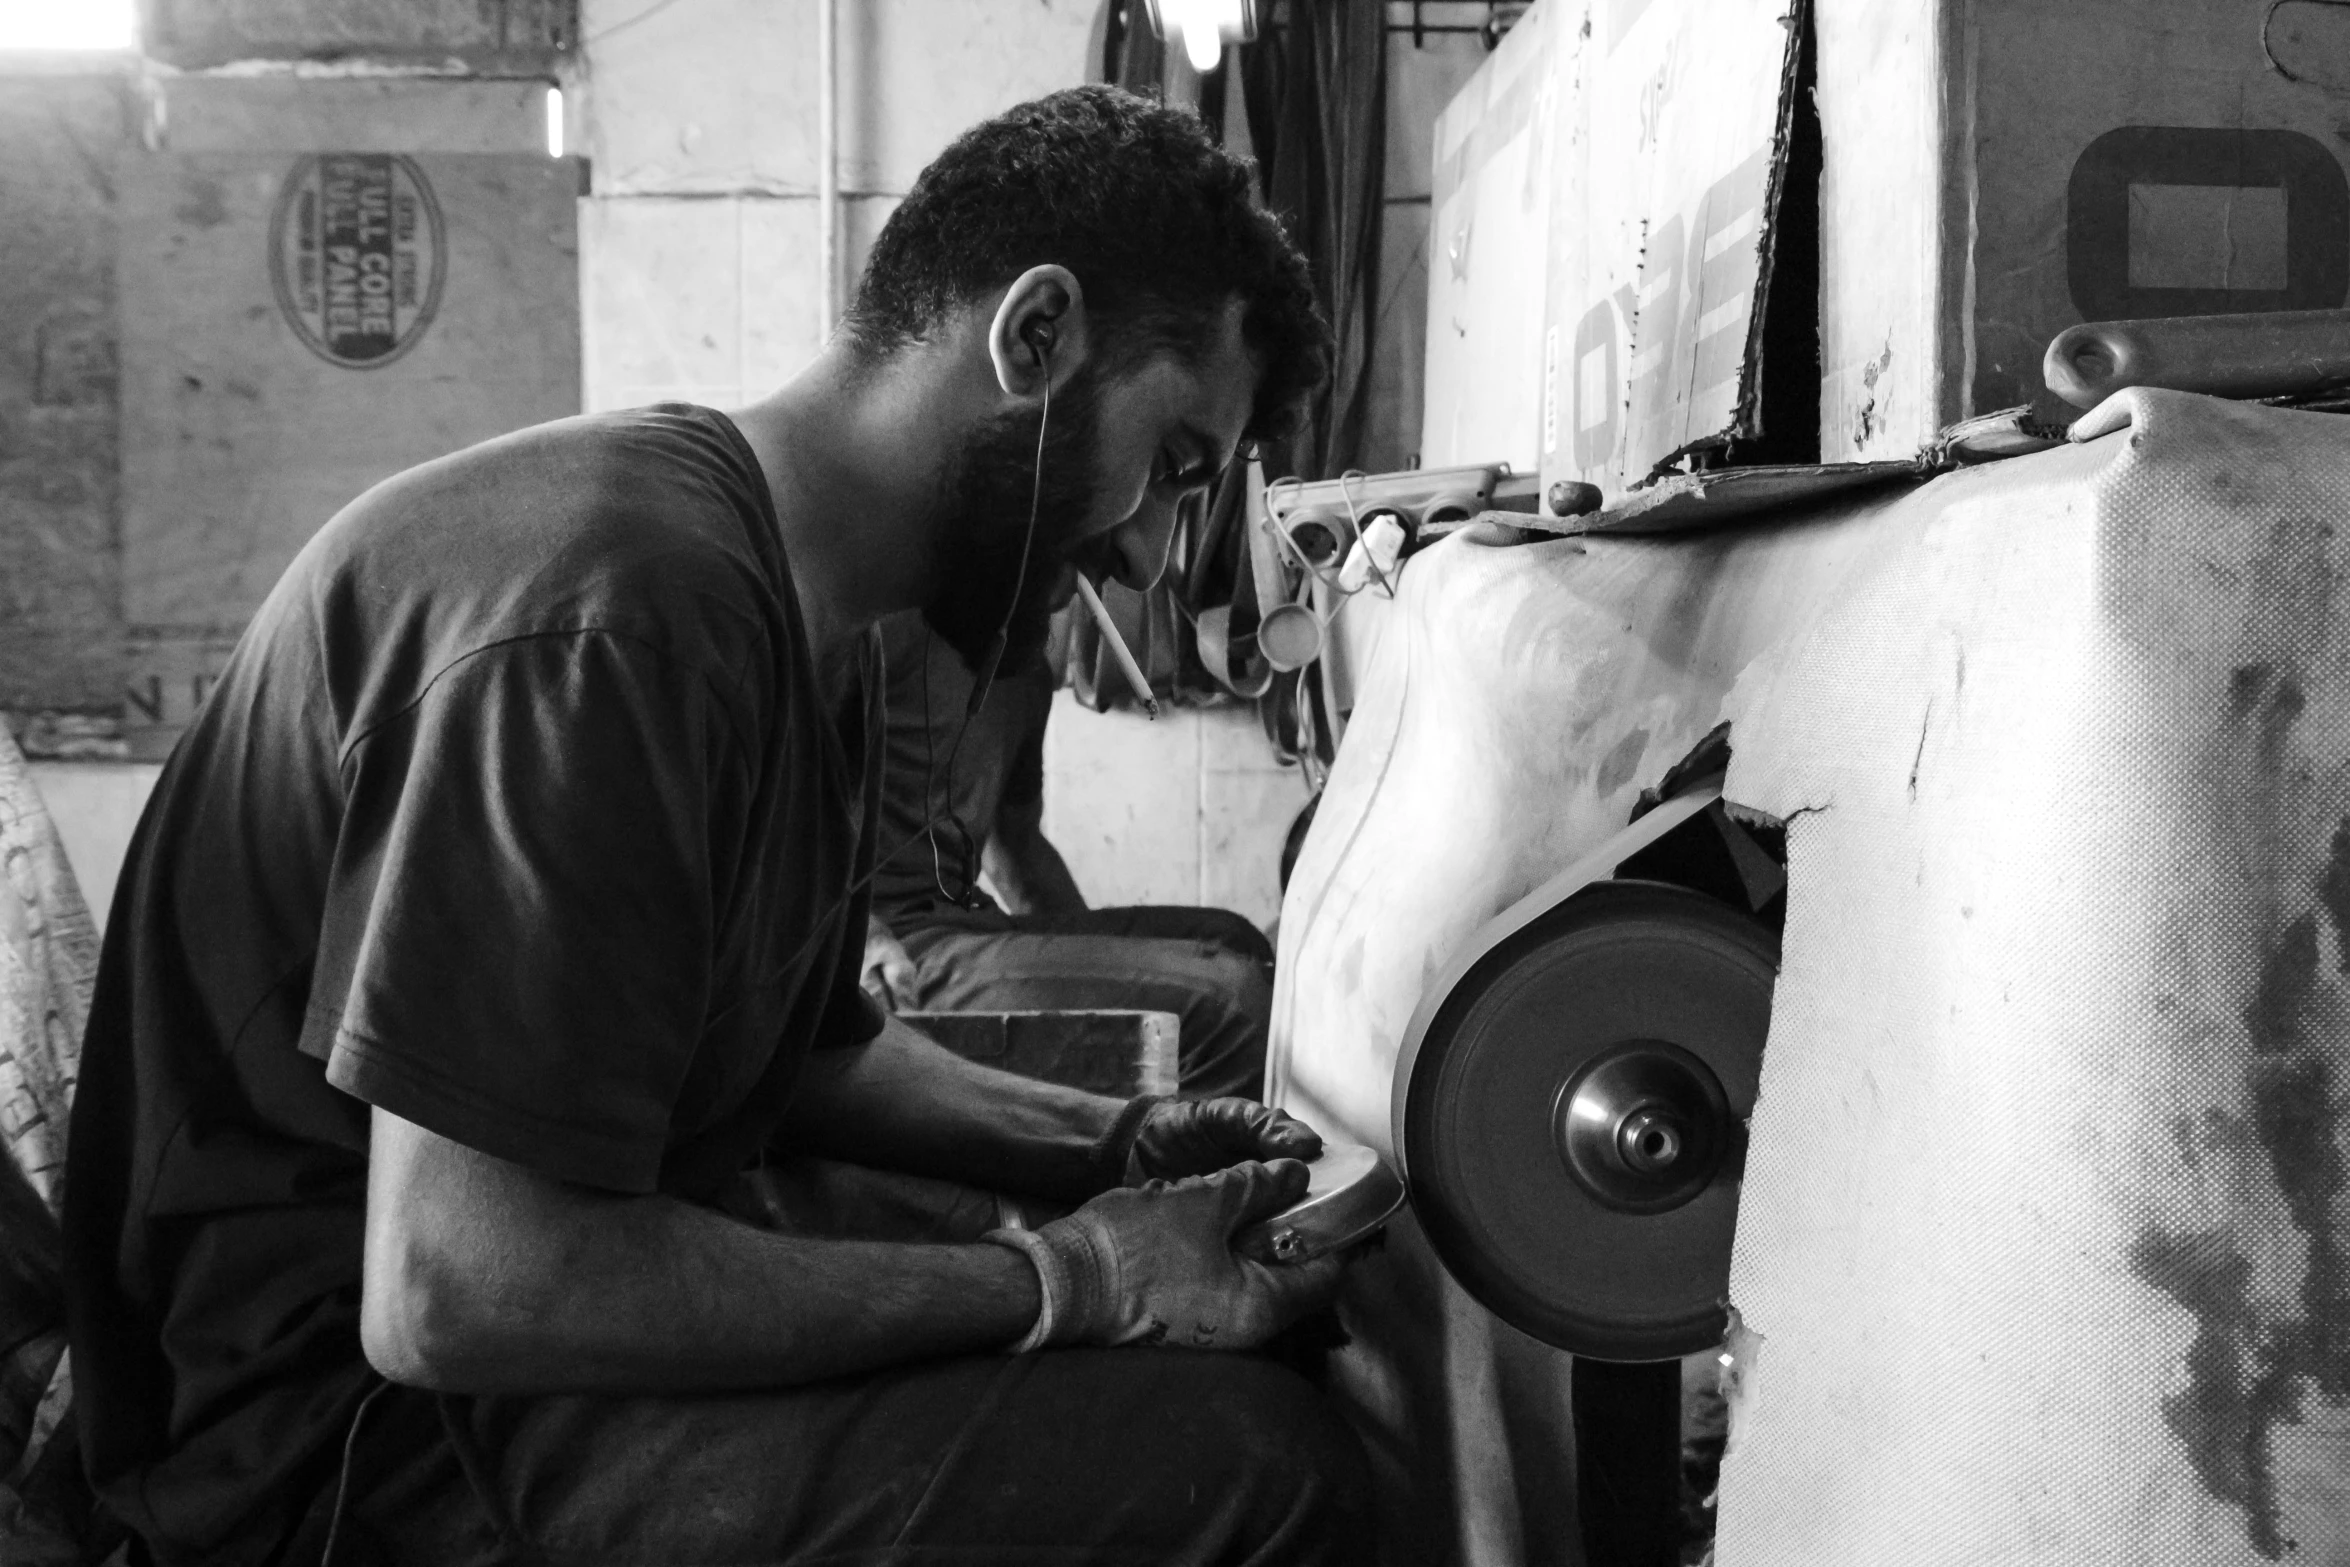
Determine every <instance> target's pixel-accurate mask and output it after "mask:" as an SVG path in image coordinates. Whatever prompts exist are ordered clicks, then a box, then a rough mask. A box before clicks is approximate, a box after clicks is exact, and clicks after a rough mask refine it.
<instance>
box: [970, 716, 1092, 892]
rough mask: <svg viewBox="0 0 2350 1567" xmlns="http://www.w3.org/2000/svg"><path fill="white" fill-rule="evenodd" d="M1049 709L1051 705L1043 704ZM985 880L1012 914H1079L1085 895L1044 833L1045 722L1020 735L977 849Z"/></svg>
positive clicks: (1041, 720) (1040, 719) (1040, 722)
mask: <svg viewBox="0 0 2350 1567" xmlns="http://www.w3.org/2000/svg"><path fill="white" fill-rule="evenodd" d="M1046 712H1047V713H1049V712H1050V709H1049V708H1048V709H1046ZM979 863H980V866H981V868H982V869H984V870H985V871H986V872H987V879H988V881H989V882H990V883H992V884H993V885H994V887H995V890H996V892H997V894H998V895H999V896H1000V897H1001V898H1002V899H1003V900H1004V907H1005V908H1007V909H1009V910H1011V911H1012V912H1013V913H1014V914H1082V913H1083V912H1085V894H1084V893H1082V892H1080V891H1079V890H1078V888H1077V878H1076V877H1074V876H1072V875H1070V874H1069V865H1068V862H1067V861H1065V860H1063V859H1062V858H1061V851H1060V850H1058V849H1056V848H1054V847H1053V842H1052V840H1051V839H1050V838H1047V837H1046V836H1045V835H1044V722H1043V717H1042V716H1040V717H1039V720H1038V722H1037V723H1036V724H1035V725H1034V726H1033V727H1031V728H1030V730H1029V731H1028V733H1027V734H1025V735H1023V736H1022V737H1021V740H1020V749H1019V752H1018V753H1017V754H1016V755H1015V756H1014V757H1013V759H1012V767H1011V771H1010V773H1009V774H1008V775H1007V776H1006V778H1005V780H1004V794H1003V799H1002V800H1001V801H1000V802H999V803H998V804H997V806H996V819H995V822H994V824H993V828H992V830H991V831H990V832H989V833H988V835H987V842H986V844H985V845H983V846H982V847H981V849H980V851H979Z"/></svg>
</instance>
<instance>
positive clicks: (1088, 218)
mask: <svg viewBox="0 0 2350 1567" xmlns="http://www.w3.org/2000/svg"><path fill="white" fill-rule="evenodd" d="M1254 174H1255V171H1254V168H1253V166H1252V165H1251V164H1250V163H1249V161H1248V160H1247V159H1245V158H1240V157H1236V156H1234V155H1233V154H1231V153H1229V152H1226V151H1225V150H1224V149H1223V148H1221V147H1219V146H1217V145H1216V144H1215V142H1213V141H1212V140H1210V139H1209V137H1208V134H1207V128H1206V127H1205V126H1204V125H1202V124H1201V123H1200V121H1199V119H1198V118H1197V117H1196V116H1194V115H1192V114H1191V113H1189V112H1188V111H1185V110H1180V109H1171V108H1168V107H1167V106H1166V105H1164V104H1160V103H1155V102H1153V101H1151V100H1150V99H1147V98H1138V97H1136V96H1135V95H1134V94H1132V93H1130V92H1126V91H1124V90H1122V89H1120V88H1116V87H1106V86H1090V87H1072V88H1069V89H1067V90H1065V91H1062V92H1057V93H1053V94H1051V95H1050V96H1048V97H1044V98H1039V99H1037V100H1035V101H1034V102H1033V103H1024V104H1021V105H1019V106H1018V107H1016V108H1013V109H1009V110H1007V111H1005V112H1004V113H1002V114H999V115H997V116H996V117H995V118H994V119H992V120H987V121H984V122H982V123H981V124H978V125H975V126H973V127H972V128H971V129H970V130H967V131H965V132H964V133H963V134H962V135H961V136H959V137H957V138H956V139H955V141H954V143H953V144H952V145H950V146H949V147H948V148H947V149H946V151H944V152H942V153H940V154H939V155H938V157H937V159H936V160H935V161H933V162H932V163H931V165H930V167H928V168H926V169H924V170H923V171H922V174H921V177H920V178H918V179H917V180H915V182H914V189H913V190H912V192H910V193H909V194H908V195H907V197H906V199H905V201H904V202H902V203H901V204H900V205H899V207H898V209H897V211H896V212H894V213H892V214H891V215H890V219H889V222H888V223H887V224H885V225H884V226H883V228H882V231H881V237H880V238H879V240H877V241H876V242H875V244H874V246H873V253H872V256H871V258H870V259H869V260H868V261H867V262H866V264H865V274H864V276H863V278H861V279H860V280H859V282H858V285H857V296H856V300H855V302H854V303H853V304H852V305H851V306H850V307H849V312H848V316H847V319H846V321H845V323H844V325H845V327H846V330H847V332H848V335H849V340H850V342H851V344H852V345H853V346H854V348H855V349H856V351H857V352H858V353H859V354H861V355H862V356H864V357H866V358H869V359H870V358H879V357H882V356H885V355H887V354H889V353H891V352H894V351H895V350H896V349H898V348H900V347H902V346H903V345H905V344H908V343H913V342H919V341H921V340H923V339H924V338H926V337H928V336H929V335H930V334H931V333H932V332H934V331H935V330H936V329H937V328H938V327H939V326H940V325H941V323H943V322H944V321H945V320H946V318H947V316H948V315H949V313H950V312H952V311H955V310H957V309H960V308H963V307H966V306H969V305H971V304H974V303H977V302H979V301H981V300H984V299H986V298H987V297H988V296H990V295H991V294H994V293H995V292H997V291H999V290H1001V289H1003V288H1005V287H1007V286H1009V285H1010V284H1011V282H1012V281H1013V280H1014V279H1015V278H1017V277H1018V276H1019V275H1020V274H1021V273H1022V272H1024V271H1026V270H1027V269H1028V268H1030V267H1033V266H1040V265H1044V264H1046V263H1058V264H1059V265H1061V266H1065V267H1067V268H1068V269H1069V270H1070V271H1071V272H1072V273H1074V274H1076V276H1077V279H1078V281H1079V282H1080V283H1081V284H1082V285H1083V286H1084V289H1085V303H1086V310H1087V316H1088V319H1089V320H1090V321H1092V322H1093V323H1094V332H1095V339H1096V342H1097V343H1098V344H1100V345H1101V346H1102V350H1103V351H1104V352H1116V353H1121V354H1135V353H1140V352H1148V351H1150V350H1153V349H1173V350H1175V351H1176V352H1178V353H1182V354H1186V355H1196V354H1198V353H1199V352H1201V351H1203V350H1204V348H1205V346H1206V344H1207V341H1208V337H1209V334H1210V331H1211V330H1212V327H1213V324H1214V322H1215V321H1216V319H1217V317H1218V316H1219V314H1220V313H1221V311H1222V310H1223V308H1224V307H1225V304H1226V302H1227V301H1229V300H1232V299H1235V298H1237V299H1239V300H1240V301H1241V302H1242V315H1241V335H1242V339H1243V341H1245V342H1246V343H1247V344H1248V346H1249V348H1250V350H1251V351H1252V352H1253V353H1254V354H1255V355H1256V356H1257V358H1258V360H1259V362H1260V363H1261V365H1262V366H1263V374H1262V376H1261V378H1260V379H1259V381H1258V384H1257V394H1256V400H1255V405H1254V407H1253V409H1252V410H1251V415H1250V419H1249V426H1248V432H1247V433H1248V438H1249V439H1251V440H1258V441H1264V440H1274V439H1278V438H1279V437H1281V436H1282V435H1285V434H1287V433H1288V431H1289V430H1290V428H1291V427H1292V426H1293V424H1294V421H1295V417H1296V413H1297V410H1298V407H1299V405H1300V404H1301V403H1303V402H1304V400H1305V399H1306V398H1308V397H1309V396H1311V395H1312V394H1313V392H1314V391H1315V389H1316V388H1318V387H1319V386H1320V385H1321V384H1322V381H1323V378H1324V377H1325V376H1326V375H1327V374H1328V373H1329V364H1330V341H1331V340H1330V329H1329V327H1328V326H1327V325H1326V324H1325V323H1324V322H1323V320H1322V316H1321V312H1320V311H1319V310H1318V309H1317V308H1316V307H1315V304H1314V291H1313V281H1312V277H1311V274H1310V273H1309V272H1308V270H1307V266H1306V259H1305V257H1304V256H1303V255H1302V254H1300V253H1299V251H1298V248H1297V247H1296V246H1295V245H1294V244H1292V243H1290V240H1289V236H1288V235H1287V234H1286V233H1284V232H1283V230H1282V227H1281V221H1280V219H1278V218H1276V217H1275V216H1274V215H1273V214H1272V213H1271V212H1269V211H1267V210H1266V209H1265V207H1264V206H1263V205H1262V204H1261V203H1259V201H1258V200H1257V198H1256V192H1255V180H1254Z"/></svg>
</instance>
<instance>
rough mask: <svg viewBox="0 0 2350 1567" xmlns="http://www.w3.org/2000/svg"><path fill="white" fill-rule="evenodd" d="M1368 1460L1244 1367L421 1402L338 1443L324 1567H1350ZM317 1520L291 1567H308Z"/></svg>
mask: <svg viewBox="0 0 2350 1567" xmlns="http://www.w3.org/2000/svg"><path fill="white" fill-rule="evenodd" d="M1367 1483H1368V1482H1367V1480H1366V1478H1365V1475H1364V1470H1363V1457H1362V1453H1361V1450H1360V1448H1359V1446H1358V1445H1357V1444H1356V1441H1355V1439H1354V1437H1353V1435H1352V1433H1351V1432H1349V1431H1348V1430H1347V1429H1346V1428H1345V1427H1344V1425H1343V1424H1342V1423H1341V1422H1340V1420H1339V1418H1338V1416H1337V1415H1336V1414H1335V1413H1334V1412H1333V1411H1332V1409H1331V1408H1330V1407H1329V1405H1328V1404H1327V1403H1326V1401H1325V1400H1324V1399H1323V1398H1322V1397H1321V1395H1320V1394H1318V1393H1317V1392H1315V1391H1314V1390H1313V1389H1312V1388H1311V1387H1309V1386H1308V1385H1307V1384H1306V1383H1305V1381H1304V1380H1303V1379H1301V1378H1300V1377H1298V1376H1297V1375H1296V1374H1295V1373H1293V1372H1291V1371H1289V1370H1287V1369H1285V1368H1283V1367H1281V1366H1278V1365H1276V1364H1274V1363H1272V1362H1271V1361H1268V1360H1264V1359H1260V1358H1257V1357H1254V1356H1247V1355H1227V1354H1207V1353H1197V1352H1192V1351H1185V1350H1171V1349H1118V1350H1067V1351H1057V1352H1047V1353H1044V1354H1038V1355H1029V1356H1021V1357H1016V1358H1015V1357H1008V1356H986V1357H967V1358H961V1359H953V1360H940V1361H932V1362H928V1363H925V1364H919V1365H913V1366H907V1367H902V1368H899V1369H896V1370H892V1371H888V1372H883V1373H881V1374H878V1375H872V1376H864V1377H857V1378H853V1379H843V1380H841V1381H837V1382H830V1383H823V1384H819V1385H816V1386H813V1387H806V1388H798V1389H789V1390H785V1391H781V1392H775V1393H761V1394H755V1395H737V1396H727V1397H708V1398H690V1399H679V1398H661V1399H655V1398H575V1397H562V1398H535V1399H479V1400H468V1399H456V1398H447V1399H436V1398H435V1397H433V1396H432V1395H430V1394H426V1393H421V1392H416V1391H412V1390H410V1389H406V1388H397V1387H394V1388H388V1389H386V1390H385V1392H384V1394H383V1396H380V1397H379V1398H378V1399H377V1400H376V1401H375V1403H374V1404H373V1405H372V1406H371V1407H370V1408H369V1410H368V1411H367V1414H366V1417H365V1419H364V1421H363V1423H362V1425H361V1427H360V1431H359V1437H358V1441H357V1442H356V1443H355V1444H354V1449H353V1459H352V1486H351V1495H350V1498H349V1500H348V1502H347V1504H346V1507H345V1514H344V1519H343V1523H342V1532H341V1537H340V1539H339V1540H338V1542H337V1545H336V1551H335V1563H336V1567H392V1564H398V1567H407V1564H411V1563H413V1564H417V1567H473V1564H485V1567H486V1564H489V1563H547V1564H558V1563H559V1564H565V1567H569V1564H573V1563H581V1564H585V1563H598V1564H606V1563H609V1564H620V1563H627V1564H631V1567H640V1564H641V1567H654V1564H664V1567H667V1564H677V1567H685V1564H693V1567H703V1564H716V1563H740V1564H746V1567H748V1564H765V1563H786V1562H789V1563H796V1564H804V1567H817V1564H822V1567H866V1564H872V1567H880V1564H884V1563H888V1564H915V1563H923V1564H932V1563H935V1564H949V1563H953V1564H972V1567H980V1564H986V1567H1011V1564H1014V1563H1055V1564H1068V1567H1080V1564H1095V1563H1098V1564H1102V1567H1109V1564H1113V1563H1115V1564H1118V1567H1139V1564H1144V1563H1149V1564H1162V1563H1163V1564H1167V1567H1189V1564H1198V1567H1209V1564H1222V1567H1239V1564H1243V1563H1246V1564H1252V1567H1254V1564H1266V1567H1270V1564H1274V1563H1301V1564H1302V1563H1316V1564H1319V1563H1330V1564H1341V1563H1345V1564H1353V1563H1360V1562H1366V1561H1369V1560H1371V1559H1372V1545H1371V1539H1370V1533H1369V1531H1370V1501H1369V1497H1368V1494H1367V1489H1366V1487H1367ZM330 1503H331V1498H327V1497H322V1498H321V1501H320V1505H319V1507H318V1508H317V1509H316V1510H315V1511H314V1512H313V1514H312V1517H311V1519H310V1522H309V1524H308V1526H306V1527H305V1529H304V1530H303V1531H302V1538H301V1539H300V1540H298V1541H297V1542H296V1548H295V1550H294V1551H293V1552H291V1553H290V1554H289V1556H288V1557H287V1558H286V1559H287V1560H289V1561H301V1562H315V1561H317V1559H318V1555H317V1553H318V1550H319V1548H320V1546H321V1544H322V1543H323V1541H324V1537H325V1527H326V1517H327V1510H328V1507H329V1505H330Z"/></svg>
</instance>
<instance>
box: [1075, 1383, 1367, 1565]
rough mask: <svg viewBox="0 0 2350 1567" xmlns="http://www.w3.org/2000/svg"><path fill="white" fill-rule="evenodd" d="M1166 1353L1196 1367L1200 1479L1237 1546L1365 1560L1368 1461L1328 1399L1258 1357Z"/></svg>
mask: <svg viewBox="0 0 2350 1567" xmlns="http://www.w3.org/2000/svg"><path fill="white" fill-rule="evenodd" d="M1121 1353H1131V1352H1130V1351H1122V1352H1121ZM1163 1353H1167V1354H1176V1355H1184V1356H1186V1357H1187V1359H1189V1360H1191V1361H1193V1362H1197V1363H1193V1364H1188V1365H1186V1367H1185V1368H1184V1376H1185V1378H1186V1380H1187V1382H1189V1383H1190V1384H1191V1385H1192V1386H1193V1387H1195V1388H1196V1389H1197V1393H1196V1396H1195V1398H1194V1399H1193V1400H1192V1401H1191V1404H1192V1411H1193V1420H1194V1421H1195V1422H1196V1424H1195V1426H1194V1429H1193V1433H1192V1438H1193V1439H1192V1444H1191V1445H1192V1447H1193V1450H1194V1452H1195V1453H1197V1454H1198V1456H1199V1461H1200V1464H1201V1467H1202V1469H1203V1470H1205V1471H1206V1472H1205V1473H1203V1474H1202V1475H1201V1478H1202V1479H1203V1480H1207V1481H1209V1482H1210V1483H1211V1484H1214V1485H1217V1486H1219V1487H1221V1488H1222V1491H1223V1496H1224V1506H1223V1508H1222V1509H1220V1510H1221V1511H1222V1512H1223V1514H1224V1515H1225V1517H1226V1518H1228V1519H1229V1520H1230V1523H1231V1527H1232V1529H1233V1531H1234V1533H1235V1535H1236V1537H1237V1538H1236V1541H1235V1543H1245V1544H1246V1545H1247V1546H1248V1548H1249V1549H1250V1550H1251V1551H1264V1553H1265V1554H1264V1557H1263V1559H1265V1560H1277V1561H1281V1562H1284V1563H1290V1562H1296V1563H1322V1562H1330V1563H1338V1562H1361V1561H1368V1560H1369V1559H1370V1537H1371V1516H1372V1508H1371V1482H1370V1472H1369V1465H1368V1462H1367V1461H1366V1459H1365V1458H1364V1456H1363V1449H1362V1444H1361V1442H1360V1441H1358V1440H1357V1439H1356V1437H1355V1434H1354V1432H1353V1431H1352V1430H1351V1429H1350V1428H1349V1427H1348V1426H1347V1424H1346V1422H1345V1421H1344V1420H1343V1419H1341V1418H1340V1416H1339V1414H1338V1412H1337V1409H1336V1408H1335V1406H1333V1405H1332V1404H1331V1402H1330V1400H1329V1399H1328V1398H1326V1397H1324V1396H1323V1395H1322V1394H1321V1393H1320V1392H1318V1391H1316V1390H1315V1388H1314V1387H1313V1386H1312V1385H1311V1384H1309V1383H1308V1382H1307V1381H1306V1380H1305V1379H1304V1378H1303V1377H1300V1376H1299V1375H1298V1374H1297V1373H1295V1372H1294V1371H1291V1370H1289V1369H1288V1368H1287V1367H1284V1366H1281V1365H1277V1364H1275V1363H1274V1362H1272V1361H1269V1360H1263V1359H1259V1358H1257V1357H1255V1356H1250V1355H1215V1356H1194V1355H1193V1354H1192V1352H1190V1351H1180V1350H1170V1351H1164V1352H1163ZM1268 1547H1271V1548H1272V1549H1268ZM1248 1559H1250V1560H1256V1559H1258V1558H1257V1557H1256V1556H1254V1555H1251V1556H1249V1557H1248Z"/></svg>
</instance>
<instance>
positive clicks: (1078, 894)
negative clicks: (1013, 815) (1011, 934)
mask: <svg viewBox="0 0 2350 1567" xmlns="http://www.w3.org/2000/svg"><path fill="white" fill-rule="evenodd" d="M980 858H981V864H982V866H983V868H984V869H985V870H986V872H987V879H988V880H989V881H991V882H993V883H995V888H996V891H997V892H999V893H1001V894H1003V898H1004V906H1005V907H1006V908H1008V909H1010V910H1011V911H1012V912H1013V913H1014V914H1082V913H1083V912H1085V908H1086V903H1085V894H1084V893H1083V892H1082V891H1080V890H1079V889H1078V886H1077V878H1076V877H1074V876H1072V875H1070V874H1069V862H1068V861H1066V860H1064V859H1062V858H1061V851H1060V850H1059V849H1056V848H1054V847H1053V841H1052V840H1051V839H1050V838H1047V837H1046V836H1045V835H1044V830H1043V828H1042V826H1041V825H1039V824H1036V823H1031V822H1013V821H999V822H998V823H997V826H996V830H995V831H994V832H993V833H991V834H989V836H988V840H987V847H986V849H985V851H984V852H983V853H982V855H981V857H980Z"/></svg>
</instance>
